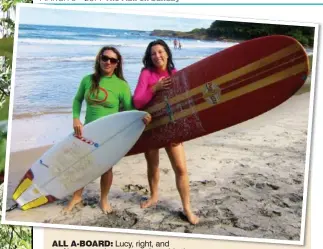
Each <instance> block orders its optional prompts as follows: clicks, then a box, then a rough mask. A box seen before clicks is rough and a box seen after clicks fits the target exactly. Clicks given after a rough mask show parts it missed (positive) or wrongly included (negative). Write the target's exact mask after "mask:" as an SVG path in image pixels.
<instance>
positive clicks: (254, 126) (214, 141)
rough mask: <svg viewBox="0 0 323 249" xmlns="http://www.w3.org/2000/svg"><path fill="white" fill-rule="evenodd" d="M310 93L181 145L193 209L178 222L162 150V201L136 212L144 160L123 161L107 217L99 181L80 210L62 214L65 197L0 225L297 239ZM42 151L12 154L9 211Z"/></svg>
mask: <svg viewBox="0 0 323 249" xmlns="http://www.w3.org/2000/svg"><path fill="white" fill-rule="evenodd" d="M309 97H310V94H309V93H303V94H300V95H295V96H293V97H292V98H290V99H289V100H288V101H286V102H284V103H283V104H281V105H279V106H278V107H276V108H274V109H272V110H270V111H268V112H266V113H264V114H262V115H260V116H258V117H256V118H253V119H250V120H248V121H245V122H243V123H240V124H238V125H235V126H232V127H229V128H227V129H224V130H221V131H218V132H215V133H212V134H209V135H207V136H204V137H200V138H197V139H194V140H191V141H188V142H185V143H184V146H185V152H186V161H187V167H188V172H189V178H190V188H191V202H192V207H193V211H194V212H195V213H196V214H197V215H198V216H199V217H200V219H201V221H200V223H199V224H198V225H196V226H193V225H190V224H189V223H188V222H187V221H186V220H185V218H184V217H183V216H182V214H181V213H182V207H181V202H180V198H179V196H178V192H177V190H176V185H175V176H174V173H173V171H172V168H171V166H170V163H169V160H168V157H167V154H166V153H165V151H164V150H160V174H161V178H160V188H159V190H160V199H159V202H158V204H157V205H156V206H155V207H152V208H148V209H141V208H140V207H139V203H140V201H141V200H142V198H143V197H147V196H148V194H149V187H148V182H147V177H146V162H145V159H144V155H143V154H139V155H134V156H128V157H124V158H123V159H122V160H121V161H120V162H119V163H118V164H117V165H116V166H115V167H114V169H113V171H114V181H113V184H112V188H111V191H110V194H109V199H110V202H111V205H112V207H113V209H114V212H113V213H112V214H108V215H104V214H102V213H101V211H100V208H99V206H98V205H99V184H100V183H99V182H100V181H99V179H97V180H95V181H93V182H92V183H90V184H89V185H87V186H86V188H85V190H84V194H83V197H84V206H83V207H81V206H80V207H77V208H75V209H74V210H73V211H72V212H71V213H69V214H65V215H62V213H61V211H62V208H63V207H64V206H65V205H66V204H67V202H68V201H69V200H70V198H71V196H68V197H66V198H64V199H62V200H59V201H57V202H54V203H51V204H47V205H43V206H41V207H38V208H34V209H30V210H28V211H21V210H19V209H16V210H13V211H11V212H7V213H6V221H18V222H19V221H21V222H22V221H25V222H27V221H29V222H36V224H35V225H36V226H41V224H42V223H46V224H69V225H75V226H96V227H112V228H125V229H139V230H152V231H168V232H179V233H194V234H213V235H224V236H241V237H252V238H268V239H282V240H299V239H300V228H301V220H302V219H301V218H302V205H303V186H304V181H306V180H307V179H304V170H305V166H306V165H305V159H306V143H307V134H308V133H309V131H307V127H308V112H309ZM46 149H47V147H41V148H36V149H32V150H28V151H23V152H15V153H11V154H10V167H9V178H8V179H9V180H8V195H7V205H8V207H9V206H11V204H13V201H12V200H11V199H10V198H11V194H12V192H13V189H14V188H15V186H16V185H17V183H18V182H19V180H20V179H21V177H22V175H23V174H24V173H25V171H26V170H27V169H28V168H29V167H30V165H31V163H32V162H33V161H35V160H36V159H37V158H38V157H39V156H40V155H41V154H42V153H43V152H44V150H46Z"/></svg>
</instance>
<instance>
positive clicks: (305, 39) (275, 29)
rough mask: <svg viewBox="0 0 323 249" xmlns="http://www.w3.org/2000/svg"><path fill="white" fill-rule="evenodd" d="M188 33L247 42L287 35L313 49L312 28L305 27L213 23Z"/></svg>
mask: <svg viewBox="0 0 323 249" xmlns="http://www.w3.org/2000/svg"><path fill="white" fill-rule="evenodd" d="M190 33H192V34H198V35H199V36H204V37H205V38H206V39H218V40H227V39H231V40H249V39H253V38H257V37H261V36H268V35H287V36H291V37H294V38H295V39H296V40H298V41H299V42H300V43H301V44H302V45H303V46H307V47H313V43H314V27H305V26H292V25H279V24H263V23H250V22H235V21H214V22H213V23H212V24H211V26H210V27H209V28H207V29H194V30H192V31H191V32H190Z"/></svg>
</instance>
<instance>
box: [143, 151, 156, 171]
mask: <svg viewBox="0 0 323 249" xmlns="http://www.w3.org/2000/svg"><path fill="white" fill-rule="evenodd" d="M145 158H146V161H147V165H148V168H152V169H155V168H158V167H159V150H149V151H147V152H145Z"/></svg>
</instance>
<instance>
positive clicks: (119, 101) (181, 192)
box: [2, 4, 318, 244]
mask: <svg viewBox="0 0 323 249" xmlns="http://www.w3.org/2000/svg"><path fill="white" fill-rule="evenodd" d="M16 19H17V22H16V29H15V40H14V52H13V71H12V74H13V77H12V82H11V94H10V111H9V122H8V123H9V125H8V146H7V157H8V158H7V159H8V163H7V165H6V167H7V168H6V170H7V171H6V172H7V173H8V179H7V180H8V181H6V184H7V185H6V186H7V188H6V190H7V191H6V193H5V195H4V196H5V202H4V210H3V213H2V214H3V221H4V222H5V223H6V224H21V225H33V226H42V227H55V228H57V227H58V228H71V225H72V226H73V227H72V228H76V229H85V230H93V229H94V230H100V231H102V230H103V231H116V232H129V231H131V232H133V231H135V232H136V231H138V233H150V234H151V232H158V233H156V234H165V235H167V234H170V233H169V232H172V233H176V234H177V236H185V237H190V236H191V237H196V236H198V237H201V238H218V236H227V237H228V238H230V239H236V240H239V239H241V238H243V239H244V240H246V239H247V240H249V239H250V240H252V239H258V240H260V241H261V240H263V241H265V242H266V241H271V242H273V243H275V242H276V243H285V244H288V243H290V244H295V243H297V242H300V241H301V240H302V238H303V236H304V229H305V215H306V201H307V184H308V171H309V166H310V165H309V161H310V144H311V129H312V114H313V103H314V81H313V80H312V77H311V76H312V75H313V74H314V73H315V71H314V68H313V67H312V62H313V56H314V58H315V52H316V46H317V41H316V36H315V34H316V32H317V28H318V27H317V25H316V24H302V23H296V22H295V23H291V22H289V23H288V24H286V23H277V22H270V21H268V20H266V21H262V20H254V19H253V20H252V21H250V20H240V19H224V18H219V19H212V20H210V19H204V18H203V17H200V18H196V17H195V18H192V17H169V16H158V15H157V16H149V15H141V13H137V14H124V13H120V12H119V13H118V12H111V11H107V10H105V11H104V10H101V11H94V10H93V9H92V10H86V9H75V10H72V9H67V8H64V7H62V6H60V7H58V6H35V5H33V6H31V5H26V4H19V5H18V8H17V16H16ZM129 229H130V230H129ZM221 238H223V237H221Z"/></svg>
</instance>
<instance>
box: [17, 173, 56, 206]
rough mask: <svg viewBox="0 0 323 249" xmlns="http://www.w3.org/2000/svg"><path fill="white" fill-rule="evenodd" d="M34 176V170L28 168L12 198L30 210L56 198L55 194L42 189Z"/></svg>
mask: <svg viewBox="0 0 323 249" xmlns="http://www.w3.org/2000/svg"><path fill="white" fill-rule="evenodd" d="M33 178H34V175H33V173H32V171H31V170H28V172H27V173H26V174H25V176H24V178H23V179H22V180H21V182H20V183H19V185H18V187H17V188H16V190H15V191H14V193H13V195H12V199H13V200H14V201H15V202H17V203H18V205H19V206H20V208H21V209H22V210H28V209H31V208H34V207H38V206H41V205H43V204H46V203H49V202H53V201H55V200H56V198H55V197H54V196H52V195H48V194H47V193H44V192H42V191H40V188H39V187H38V186H37V185H36V184H35V183H34V182H33Z"/></svg>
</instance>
